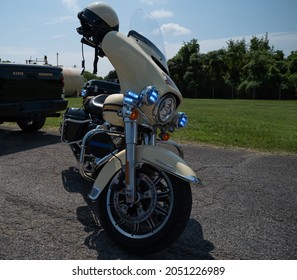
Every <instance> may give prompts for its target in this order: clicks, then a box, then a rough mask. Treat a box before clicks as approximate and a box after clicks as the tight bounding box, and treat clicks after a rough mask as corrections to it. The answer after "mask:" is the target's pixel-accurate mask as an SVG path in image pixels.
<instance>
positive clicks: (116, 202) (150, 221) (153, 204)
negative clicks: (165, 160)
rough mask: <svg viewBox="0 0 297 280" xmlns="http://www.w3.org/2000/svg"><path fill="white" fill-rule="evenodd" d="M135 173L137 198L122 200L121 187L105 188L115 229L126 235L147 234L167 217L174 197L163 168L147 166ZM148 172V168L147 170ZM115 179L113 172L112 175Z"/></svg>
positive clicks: (123, 198)
mask: <svg viewBox="0 0 297 280" xmlns="http://www.w3.org/2000/svg"><path fill="white" fill-rule="evenodd" d="M147 171H149V174H144V173H142V172H143V171H140V172H138V174H137V197H136V200H137V202H136V203H135V204H133V205H129V204H127V203H126V196H125V191H124V189H122V190H119V191H113V190H112V188H110V189H109V190H108V192H107V202H108V208H107V213H108V216H109V219H110V221H111V222H112V223H113V224H114V225H115V229H116V230H118V231H119V232H120V233H121V234H123V235H125V236H127V237H129V238H135V239H137V238H146V237H150V236H152V235H154V234H156V232H158V231H159V230H161V229H162V228H163V227H164V225H165V224H166V221H167V220H168V218H169V216H170V214H171V212H172V206H173V201H174V194H173V191H172V185H171V182H170V180H169V178H168V176H167V175H166V174H165V173H164V172H157V171H153V170H147ZM147 173H148V172H147ZM115 180H118V179H117V176H116V177H115Z"/></svg>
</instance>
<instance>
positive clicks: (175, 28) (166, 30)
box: [161, 23, 192, 36]
mask: <svg viewBox="0 0 297 280" xmlns="http://www.w3.org/2000/svg"><path fill="white" fill-rule="evenodd" d="M161 30H162V33H163V34H171V35H175V36H178V35H188V34H191V33H192V32H191V30H189V29H187V28H185V27H183V26H180V25H179V24H177V23H167V24H162V26H161Z"/></svg>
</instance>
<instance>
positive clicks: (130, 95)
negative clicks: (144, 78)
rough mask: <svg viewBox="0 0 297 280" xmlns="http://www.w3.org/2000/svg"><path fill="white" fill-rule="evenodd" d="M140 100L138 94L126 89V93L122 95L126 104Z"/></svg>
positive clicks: (133, 103)
mask: <svg viewBox="0 0 297 280" xmlns="http://www.w3.org/2000/svg"><path fill="white" fill-rule="evenodd" d="M139 100H140V95H139V94H137V93H135V92H133V91H131V90H128V91H126V94H125V96H124V103H125V104H128V105H135V104H136V103H138V102H139Z"/></svg>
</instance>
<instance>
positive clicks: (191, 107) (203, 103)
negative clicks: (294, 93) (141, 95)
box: [174, 99, 297, 153]
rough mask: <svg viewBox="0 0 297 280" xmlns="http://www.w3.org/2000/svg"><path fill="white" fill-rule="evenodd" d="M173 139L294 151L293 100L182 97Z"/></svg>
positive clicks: (296, 122)
mask: <svg viewBox="0 0 297 280" xmlns="http://www.w3.org/2000/svg"><path fill="white" fill-rule="evenodd" d="M181 110H183V111H185V112H186V113H187V114H188V116H189V126H188V127H187V128H186V129H184V130H182V131H178V132H177V133H176V134H177V135H176V136H174V137H175V138H176V139H179V140H185V141H197V142H203V143H209V144H214V145H220V146H222V145H223V146H236V147H243V148H250V149H256V150H262V151H273V152H290V153H297V101H276V100H275V101H271V100H212V99H209V100H206V99H202V100H201V99H185V100H184V103H183V105H182V107H181Z"/></svg>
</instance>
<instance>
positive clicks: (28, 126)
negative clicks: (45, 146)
mask: <svg viewBox="0 0 297 280" xmlns="http://www.w3.org/2000/svg"><path fill="white" fill-rule="evenodd" d="M45 120H46V117H39V118H37V119H34V120H30V119H27V120H20V121H18V122H17V124H18V126H19V127H20V128H21V129H22V130H23V131H28V132H34V131H38V130H39V129H41V128H42V127H43V126H44V124H45Z"/></svg>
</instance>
